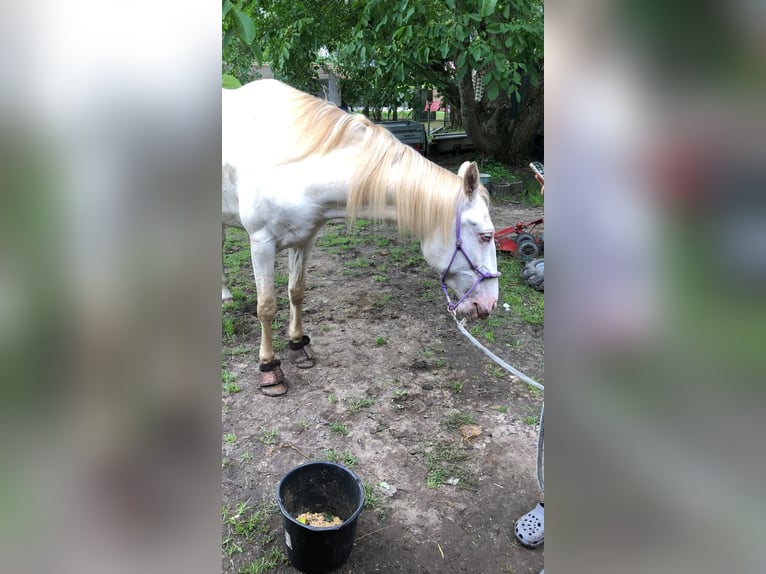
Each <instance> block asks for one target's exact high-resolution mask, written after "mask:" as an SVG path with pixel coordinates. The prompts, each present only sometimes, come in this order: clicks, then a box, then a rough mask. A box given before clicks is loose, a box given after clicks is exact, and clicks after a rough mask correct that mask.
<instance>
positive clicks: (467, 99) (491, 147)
mask: <svg viewBox="0 0 766 574" xmlns="http://www.w3.org/2000/svg"><path fill="white" fill-rule="evenodd" d="M458 85H459V87H460V115H461V118H462V120H463V129H464V130H465V133H467V134H468V137H470V138H471V141H472V142H473V143H474V144H475V145H476V147H477V148H478V149H479V151H482V152H484V153H488V154H490V155H497V153H498V152H499V151H500V150H499V149H498V147H499V146H498V139H497V138H494V137H491V136H489V134H487V133H486V132H485V131H484V129H483V127H482V125H481V123H480V122H479V117H478V106H477V103H476V100H475V99H474V92H473V81H472V79H471V74H466V75H465V76H463V79H462V80H460V83H459V84H458Z"/></svg>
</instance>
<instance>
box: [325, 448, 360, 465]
mask: <svg viewBox="0 0 766 574" xmlns="http://www.w3.org/2000/svg"><path fill="white" fill-rule="evenodd" d="M324 455H325V457H326V458H327V460H329V461H330V462H335V463H337V464H342V465H344V466H347V467H349V468H351V467H352V466H354V465H355V464H356V463H357V462H359V461H358V460H357V458H356V457H355V456H354V455H353V454H351V453H350V452H348V451H347V450H346V451H343V452H342V453H339V452H338V451H336V450H335V449H329V450H326V451H324Z"/></svg>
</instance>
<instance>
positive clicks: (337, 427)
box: [330, 423, 348, 436]
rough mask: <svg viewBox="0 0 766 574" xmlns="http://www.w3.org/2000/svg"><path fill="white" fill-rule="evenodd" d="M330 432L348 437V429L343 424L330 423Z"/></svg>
mask: <svg viewBox="0 0 766 574" xmlns="http://www.w3.org/2000/svg"><path fill="white" fill-rule="evenodd" d="M330 430H331V431H332V432H336V433H338V434H339V435H343V436H347V435H348V428H347V427H346V425H344V424H343V423H330Z"/></svg>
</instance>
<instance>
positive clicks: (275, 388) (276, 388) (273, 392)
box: [261, 382, 287, 397]
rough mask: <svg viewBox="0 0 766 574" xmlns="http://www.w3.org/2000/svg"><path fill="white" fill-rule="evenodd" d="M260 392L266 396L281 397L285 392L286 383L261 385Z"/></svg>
mask: <svg viewBox="0 0 766 574" xmlns="http://www.w3.org/2000/svg"><path fill="white" fill-rule="evenodd" d="M261 392H262V393H263V394H264V395H266V396H267V397H281V396H282V395H284V394H286V393H287V383H286V382H285V383H278V384H276V385H269V386H268V387H264V386H261Z"/></svg>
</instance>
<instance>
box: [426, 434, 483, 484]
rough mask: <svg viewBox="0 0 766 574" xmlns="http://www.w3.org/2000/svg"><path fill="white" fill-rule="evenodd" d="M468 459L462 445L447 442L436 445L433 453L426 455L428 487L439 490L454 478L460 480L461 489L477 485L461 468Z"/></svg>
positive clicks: (439, 442) (432, 449)
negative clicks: (461, 464) (462, 463)
mask: <svg viewBox="0 0 766 574" xmlns="http://www.w3.org/2000/svg"><path fill="white" fill-rule="evenodd" d="M467 457H468V455H467V454H466V452H465V448H464V447H463V445H462V444H460V443H459V444H455V443H451V442H447V441H438V442H436V443H434V444H433V445H432V447H431V451H430V452H429V453H427V454H426V464H427V468H428V474H427V475H426V486H427V487H428V488H438V487H440V486H442V485H444V484H445V483H446V481H447V480H449V479H450V478H453V477H454V478H457V479H459V482H458V486H459V487H461V488H471V487H472V486H473V485H474V484H475V480H474V478H473V477H472V475H471V473H470V472H468V471H467V470H466V469H464V468H462V467H460V464H459V463H461V462H463V461H465V459H466V458H467Z"/></svg>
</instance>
